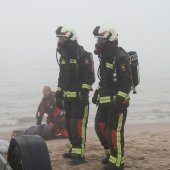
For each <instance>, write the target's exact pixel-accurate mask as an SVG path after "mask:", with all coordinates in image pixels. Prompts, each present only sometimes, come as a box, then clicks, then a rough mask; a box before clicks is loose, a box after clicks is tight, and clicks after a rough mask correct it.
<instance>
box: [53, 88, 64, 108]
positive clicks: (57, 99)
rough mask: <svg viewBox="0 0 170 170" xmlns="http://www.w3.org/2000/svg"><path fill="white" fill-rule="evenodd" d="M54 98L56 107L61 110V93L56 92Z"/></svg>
mask: <svg viewBox="0 0 170 170" xmlns="http://www.w3.org/2000/svg"><path fill="white" fill-rule="evenodd" d="M55 98H56V105H57V107H58V108H59V109H63V93H62V92H61V91H56V93H55Z"/></svg>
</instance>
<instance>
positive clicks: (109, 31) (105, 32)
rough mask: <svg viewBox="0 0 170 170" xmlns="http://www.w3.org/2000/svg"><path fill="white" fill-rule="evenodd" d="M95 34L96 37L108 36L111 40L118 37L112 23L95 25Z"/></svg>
mask: <svg viewBox="0 0 170 170" xmlns="http://www.w3.org/2000/svg"><path fill="white" fill-rule="evenodd" d="M93 34H94V37H95V38H100V37H101V38H106V39H108V40H109V41H114V40H117V38H118V34H117V33H116V30H115V28H114V27H113V26H111V25H102V26H97V27H95V29H94V31H93Z"/></svg>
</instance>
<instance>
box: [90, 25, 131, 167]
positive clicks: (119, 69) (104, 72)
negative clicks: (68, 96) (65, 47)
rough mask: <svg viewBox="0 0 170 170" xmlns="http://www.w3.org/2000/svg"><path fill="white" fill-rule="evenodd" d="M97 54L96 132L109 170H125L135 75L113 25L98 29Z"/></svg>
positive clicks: (94, 98)
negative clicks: (126, 137)
mask: <svg viewBox="0 0 170 170" xmlns="http://www.w3.org/2000/svg"><path fill="white" fill-rule="evenodd" d="M93 34H94V36H95V37H96V38H97V43H96V45H95V51H94V52H95V54H97V55H98V57H99V61H100V65H99V69H98V77H99V79H100V82H99V87H98V88H97V89H96V91H95V93H94V96H93V98H92V102H93V103H95V104H97V105H98V109H97V114H96V118H95V130H96V133H97V136H98V138H99V140H100V142H101V144H102V146H103V147H104V149H105V153H106V158H104V159H103V160H102V163H103V164H105V167H104V168H105V170H121V169H123V168H124V124H125V120H126V115H127V107H128V105H129V93H130V90H131V84H132V75H131V68H130V61H129V57H128V54H127V53H126V52H125V50H124V49H123V48H121V47H118V39H117V38H118V35H117V33H116V31H115V29H114V28H113V27H112V26H109V25H103V26H97V27H96V28H95V29H94V31H93Z"/></svg>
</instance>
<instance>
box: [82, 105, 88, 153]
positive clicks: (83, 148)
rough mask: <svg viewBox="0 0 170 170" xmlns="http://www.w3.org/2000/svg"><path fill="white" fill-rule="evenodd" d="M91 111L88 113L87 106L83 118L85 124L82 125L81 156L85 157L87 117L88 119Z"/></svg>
mask: <svg viewBox="0 0 170 170" xmlns="http://www.w3.org/2000/svg"><path fill="white" fill-rule="evenodd" d="M88 114H89V111H88V105H87V106H85V110H84V117H83V123H82V144H81V147H82V153H81V156H84V153H85V143H86V123H87V117H88Z"/></svg>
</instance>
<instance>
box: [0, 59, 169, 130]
mask: <svg viewBox="0 0 170 170" xmlns="http://www.w3.org/2000/svg"><path fill="white" fill-rule="evenodd" d="M95 67H96V70H97V67H98V63H97V60H96V61H95ZM139 68H140V84H139V85H138V86H137V87H136V91H137V94H133V93H132V92H131V93H130V96H131V99H130V106H129V108H128V116H127V121H126V124H146V123H164V122H170V74H169V71H167V70H168V69H167V68H168V64H165V65H161V66H160V65H159V63H157V64H155V65H149V64H148V65H147V64H145V62H141V63H140V65H139ZM57 80H58V65H57V62H56V59H55V57H49V59H48V60H47V59H45V58H36V57H35V58H31V59H30V58H17V59H15V58H10V59H3V60H1V63H0V131H9V130H14V129H22V128H27V127H30V126H32V125H35V123H36V118H35V114H36V111H37V107H38V105H39V103H40V101H41V98H42V88H43V86H45V85H48V86H50V87H51V88H52V90H53V91H55V90H56V87H57ZM97 84H98V79H97V76H96V83H95V84H94V85H93V89H95V88H96V87H97ZM92 95H93V92H91V94H90V97H91V96H92ZM96 110H97V107H96V106H95V105H94V104H92V103H91V104H90V113H89V121H88V126H91V127H93V126H94V118H95V114H96ZM44 121H45V119H44Z"/></svg>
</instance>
